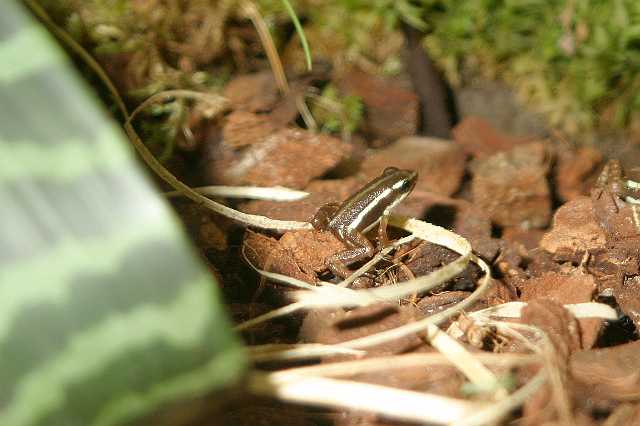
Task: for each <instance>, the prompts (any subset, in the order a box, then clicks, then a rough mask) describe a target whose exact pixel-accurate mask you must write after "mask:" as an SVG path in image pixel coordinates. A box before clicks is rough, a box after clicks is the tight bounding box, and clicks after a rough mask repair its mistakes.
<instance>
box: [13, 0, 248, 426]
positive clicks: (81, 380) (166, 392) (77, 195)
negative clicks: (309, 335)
mask: <svg viewBox="0 0 640 426" xmlns="http://www.w3.org/2000/svg"><path fill="white" fill-rule="evenodd" d="M245 366H246V362H245V358H244V354H243V352H242V348H241V346H240V345H239V343H238V341H237V339H236V337H235V336H234V335H233V333H232V332H231V329H230V327H229V322H228V320H227V318H226V317H225V315H224V313H223V312H222V311H221V307H220V304H219V301H218V293H217V290H216V283H215V282H214V281H213V278H212V277H211V275H210V274H208V273H207V272H206V270H205V268H204V267H203V265H201V264H200V263H199V262H198V261H197V259H196V257H195V256H194V253H193V251H192V249H191V247H190V246H189V244H188V242H187V240H186V239H185V236H184V234H183V233H182V231H181V229H180V227H179V225H178V223H177V222H176V220H175V218H174V216H173V215H172V214H171V212H170V210H169V209H168V206H167V205H166V203H165V202H164V201H163V200H162V199H160V198H159V197H158V196H157V194H156V193H155V192H154V191H153V189H152V187H151V185H150V183H149V181H148V180H147V179H146V178H145V177H144V175H143V174H142V172H141V171H140V170H139V168H138V166H137V163H136V161H135V158H134V156H133V153H132V152H131V150H130V149H129V147H128V146H127V144H126V141H125V139H124V136H123V134H122V132H121V131H120V129H118V128H117V126H116V125H115V123H114V122H113V121H112V120H111V119H109V118H108V117H107V115H106V114H105V113H104V111H103V110H101V109H100V108H99V107H98V104H97V102H96V98H95V96H92V95H91V94H90V91H89V90H88V88H87V87H85V86H84V85H83V84H82V82H81V80H80V79H79V78H78V76H77V75H76V74H75V73H74V72H73V70H72V68H71V67H70V65H69V63H68V60H67V58H66V57H65V56H64V54H63V53H62V52H61V50H60V49H59V47H58V46H57V45H56V44H55V43H54V42H53V41H52V40H51V38H50V36H49V35H48V33H47V32H46V31H45V30H44V29H43V28H42V27H41V26H40V25H38V24H37V23H36V22H34V21H33V19H32V18H31V17H30V16H29V15H28V14H27V13H25V11H24V10H23V9H22V6H20V5H19V4H18V3H16V2H15V1H13V0H11V1H10V0H4V1H3V2H2V3H1V4H0V425H2V426H4V425H7V426H20V425H47V426H51V425H83V426H84V425H114V424H122V423H125V422H129V421H131V420H133V419H136V418H139V417H141V416H145V415H148V414H149V413H152V412H154V411H156V410H158V409H159V408H161V407H163V406H164V405H165V404H167V403H171V402H175V401H179V400H180V399H183V398H190V397H195V396H198V395H202V394H204V393H206V392H209V391H212V390H215V389H220V388H221V387H223V386H227V385H230V384H231V383H233V382H234V381H236V380H238V379H239V378H240V376H241V374H242V372H243V370H244V369H245Z"/></svg>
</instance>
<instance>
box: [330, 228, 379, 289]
mask: <svg viewBox="0 0 640 426" xmlns="http://www.w3.org/2000/svg"><path fill="white" fill-rule="evenodd" d="M339 237H340V239H341V240H342V241H344V243H345V244H346V245H347V247H349V249H348V250H344V251H341V252H339V253H336V254H334V255H332V256H329V257H327V259H326V260H325V264H326V265H327V267H328V268H329V270H330V271H331V272H333V274H334V275H335V276H338V277H340V278H343V279H344V278H347V277H348V276H349V275H351V271H350V270H349V268H347V266H348V265H351V264H352V263H355V262H358V261H360V260H364V259H366V258H369V257H371V256H373V253H374V252H375V249H374V247H373V244H371V242H370V241H369V240H368V239H367V237H365V236H364V235H363V234H362V233H361V232H359V231H358V230H356V229H347V230H345V231H344V232H343V233H342V234H341V235H340V236H339Z"/></svg>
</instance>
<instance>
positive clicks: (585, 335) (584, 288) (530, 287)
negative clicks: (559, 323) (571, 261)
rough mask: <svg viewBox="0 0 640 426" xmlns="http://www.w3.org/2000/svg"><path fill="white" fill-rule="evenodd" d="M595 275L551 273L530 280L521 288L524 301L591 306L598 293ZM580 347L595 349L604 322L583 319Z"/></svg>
mask: <svg viewBox="0 0 640 426" xmlns="http://www.w3.org/2000/svg"><path fill="white" fill-rule="evenodd" d="M596 288H597V286H596V281H595V279H594V277H593V275H589V274H585V273H584V272H582V271H581V270H580V269H574V270H573V271H571V272H570V273H557V272H547V273H544V274H542V275H541V276H539V277H536V278H532V279H530V280H526V281H524V282H522V283H521V284H520V299H521V300H522V301H524V302H529V301H532V300H553V301H554V302H557V303H560V304H561V305H568V304H575V303H587V302H591V301H592V299H593V296H594V294H595V291H596ZM578 324H579V326H580V347H581V348H590V347H592V346H593V345H594V344H595V342H596V340H597V338H598V334H599V332H600V327H601V326H602V320H600V319H597V318H584V319H579V320H578Z"/></svg>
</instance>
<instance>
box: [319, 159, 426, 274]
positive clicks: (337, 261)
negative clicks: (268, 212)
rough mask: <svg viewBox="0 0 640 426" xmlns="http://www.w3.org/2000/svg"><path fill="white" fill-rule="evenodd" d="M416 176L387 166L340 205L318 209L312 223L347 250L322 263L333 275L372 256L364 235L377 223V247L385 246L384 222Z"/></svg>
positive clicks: (385, 230) (409, 189) (408, 189)
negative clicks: (344, 245)
mask: <svg viewBox="0 0 640 426" xmlns="http://www.w3.org/2000/svg"><path fill="white" fill-rule="evenodd" d="M417 178H418V173H417V172H415V171H413V170H401V169H398V168H396V167H387V168H386V169H385V170H384V172H382V174H381V175H380V176H378V177H377V178H375V179H374V180H372V181H371V182H369V183H368V184H366V185H365V186H364V187H363V188H362V189H360V190H359V191H358V192H356V193H355V194H353V195H352V196H351V197H349V198H348V199H347V200H346V201H344V202H343V203H342V204H338V203H329V204H326V205H324V206H322V207H320V209H319V210H318V212H317V213H316V214H315V216H314V217H313V219H312V220H311V224H312V225H313V227H314V228H315V229H317V230H320V231H331V232H332V233H333V234H334V235H335V236H336V237H337V238H338V239H340V240H341V241H342V242H344V243H345V244H346V246H347V247H348V248H349V249H348V250H345V251H342V252H339V253H337V254H334V255H332V256H329V257H327V259H326V260H325V264H326V265H327V267H328V268H329V270H331V272H333V274H334V275H336V276H339V277H341V278H346V277H347V276H349V274H350V271H349V269H348V268H347V265H350V264H352V263H354V262H358V261H360V260H363V259H366V258H368V257H371V256H372V255H373V253H374V251H375V250H374V247H373V245H372V244H371V242H370V241H369V240H368V239H367V237H365V236H364V233H365V232H367V231H369V230H370V229H372V228H373V227H374V226H376V225H377V224H380V226H379V228H378V246H379V247H380V246H384V245H385V244H386V243H387V221H388V217H389V213H390V212H391V210H392V209H393V208H394V207H395V206H396V205H398V203H400V202H401V201H402V200H403V199H404V198H405V197H406V196H407V195H409V193H410V192H411V191H412V190H413V187H414V186H415V184H416V180H417Z"/></svg>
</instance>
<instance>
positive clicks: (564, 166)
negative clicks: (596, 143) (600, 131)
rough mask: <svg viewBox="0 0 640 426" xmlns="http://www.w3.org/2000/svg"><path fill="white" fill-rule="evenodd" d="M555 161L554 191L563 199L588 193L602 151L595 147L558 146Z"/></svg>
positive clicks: (600, 159)
mask: <svg viewBox="0 0 640 426" xmlns="http://www.w3.org/2000/svg"><path fill="white" fill-rule="evenodd" d="M557 158H558V159H557V163H556V176H555V179H556V191H557V193H558V195H559V196H560V198H561V199H562V200H564V201H569V200H573V199H575V198H577V197H579V196H581V195H588V194H589V190H590V188H591V186H592V184H593V180H594V174H595V172H596V169H597V167H598V165H599V164H600V163H601V162H602V153H600V151H598V150H597V149H595V148H590V147H580V148H578V149H575V150H574V149H570V148H563V147H561V148H558V149H557Z"/></svg>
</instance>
